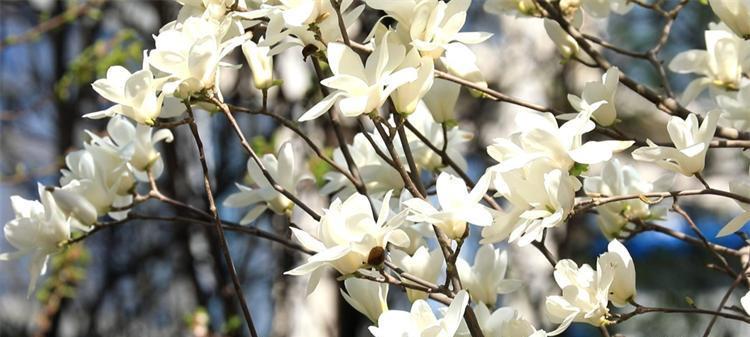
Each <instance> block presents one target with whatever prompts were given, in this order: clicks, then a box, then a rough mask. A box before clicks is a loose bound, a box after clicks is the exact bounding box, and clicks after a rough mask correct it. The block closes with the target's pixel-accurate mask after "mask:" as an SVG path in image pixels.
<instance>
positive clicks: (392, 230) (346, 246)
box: [285, 192, 409, 291]
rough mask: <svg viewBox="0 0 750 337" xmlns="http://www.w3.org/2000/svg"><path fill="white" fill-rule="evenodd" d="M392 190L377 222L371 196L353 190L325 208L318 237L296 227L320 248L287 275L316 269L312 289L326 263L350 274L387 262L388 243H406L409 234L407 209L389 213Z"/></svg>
mask: <svg viewBox="0 0 750 337" xmlns="http://www.w3.org/2000/svg"><path fill="white" fill-rule="evenodd" d="M390 197H391V193H390V192H388V193H386V196H385V198H384V201H383V204H382V207H381V208H380V212H379V213H378V220H377V222H376V221H375V219H373V215H372V210H371V209H370V203H369V201H368V200H367V197H366V196H364V195H361V194H353V195H352V196H351V197H349V198H348V199H346V200H345V201H344V202H341V200H340V199H336V200H334V201H333V203H331V206H330V208H329V209H326V210H324V213H325V214H324V215H323V216H322V217H321V219H320V224H319V227H318V233H317V238H315V237H313V236H312V235H310V234H308V233H306V232H304V231H302V230H298V229H296V228H291V229H292V234H294V236H295V238H296V239H297V240H298V241H299V242H300V243H301V244H302V245H304V246H305V247H306V248H308V249H310V250H313V251H315V252H317V253H316V254H315V255H313V256H311V257H309V258H307V262H306V263H304V264H303V265H301V266H299V267H297V268H294V269H292V270H290V271H287V272H286V273H285V274H287V275H305V274H310V273H312V276H311V278H310V281H309V283H308V290H309V291H312V290H313V289H315V287H316V286H317V283H318V281H319V280H320V277H321V276H322V271H323V269H322V268H323V267H325V266H331V267H333V268H335V269H336V270H338V271H339V272H340V273H341V274H344V275H348V274H352V273H354V272H356V271H357V270H358V269H360V268H368V267H371V266H377V265H380V264H382V263H383V261H384V259H385V248H386V245H387V244H388V243H391V244H393V245H395V246H399V247H405V246H408V245H409V237H408V236H407V235H406V233H404V231H403V230H401V229H399V227H400V226H401V225H402V224H403V222H404V220H405V218H406V212H401V213H399V214H396V215H394V216H392V217H391V216H389V214H390V209H389V206H388V200H390Z"/></svg>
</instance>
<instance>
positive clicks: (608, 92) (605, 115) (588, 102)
mask: <svg viewBox="0 0 750 337" xmlns="http://www.w3.org/2000/svg"><path fill="white" fill-rule="evenodd" d="M619 78H620V70H619V69H617V67H612V68H609V69H608V70H607V72H606V73H604V75H602V81H601V82H598V81H594V82H588V83H586V84H585V85H584V86H583V92H582V93H581V97H578V96H575V95H568V101H569V102H570V105H572V106H573V108H575V109H576V110H577V111H588V110H591V111H592V112H591V118H592V119H594V120H595V121H596V122H597V123H599V124H601V125H603V126H610V125H612V124H613V123H614V122H615V121H616V120H617V111H616V110H615V92H616V91H617V84H618V83H619Z"/></svg>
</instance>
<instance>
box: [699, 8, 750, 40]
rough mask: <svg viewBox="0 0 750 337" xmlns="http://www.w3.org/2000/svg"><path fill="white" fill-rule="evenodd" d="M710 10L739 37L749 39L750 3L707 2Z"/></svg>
mask: <svg viewBox="0 0 750 337" xmlns="http://www.w3.org/2000/svg"><path fill="white" fill-rule="evenodd" d="M708 3H709V4H711V9H713V10H714V13H716V15H717V16H718V17H719V19H721V22H724V23H725V24H726V25H727V26H729V28H731V29H732V31H734V32H735V33H736V34H737V35H738V36H739V37H742V38H745V39H748V38H750V1H748V0H709V1H708Z"/></svg>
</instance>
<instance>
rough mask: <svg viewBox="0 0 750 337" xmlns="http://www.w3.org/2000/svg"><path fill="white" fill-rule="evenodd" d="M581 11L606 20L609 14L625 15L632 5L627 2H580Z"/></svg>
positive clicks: (608, 0)
mask: <svg viewBox="0 0 750 337" xmlns="http://www.w3.org/2000/svg"><path fill="white" fill-rule="evenodd" d="M581 5H582V6H583V10H584V11H586V13H587V14H589V15H591V16H593V17H595V18H606V17H608V16H609V14H610V12H615V13H617V14H620V15H624V14H627V13H628V12H629V11H630V9H631V8H633V5H634V4H633V3H632V2H631V1H629V0H581Z"/></svg>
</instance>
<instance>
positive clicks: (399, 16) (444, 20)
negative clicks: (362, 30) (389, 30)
mask: <svg viewBox="0 0 750 337" xmlns="http://www.w3.org/2000/svg"><path fill="white" fill-rule="evenodd" d="M365 2H366V3H367V5H368V6H370V7H372V8H375V9H379V10H383V11H385V12H386V13H387V14H388V15H390V16H392V17H393V18H395V19H396V21H397V22H398V24H397V25H396V30H397V34H399V36H400V37H401V38H402V40H403V41H404V42H405V43H410V44H411V45H413V46H414V47H415V48H417V49H418V50H419V52H420V53H421V54H422V55H423V56H428V57H432V58H437V57H439V56H440V55H442V53H443V51H444V50H445V48H446V46H447V45H448V44H449V43H451V42H453V41H458V42H463V43H467V44H473V43H480V42H482V41H484V40H486V39H488V38H489V37H490V36H492V35H491V34H488V33H483V32H460V30H461V28H463V26H464V23H465V22H466V11H467V10H468V9H469V5H471V1H470V0H452V1H450V2H445V1H441V0H403V1H387V0H366V1H365Z"/></svg>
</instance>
